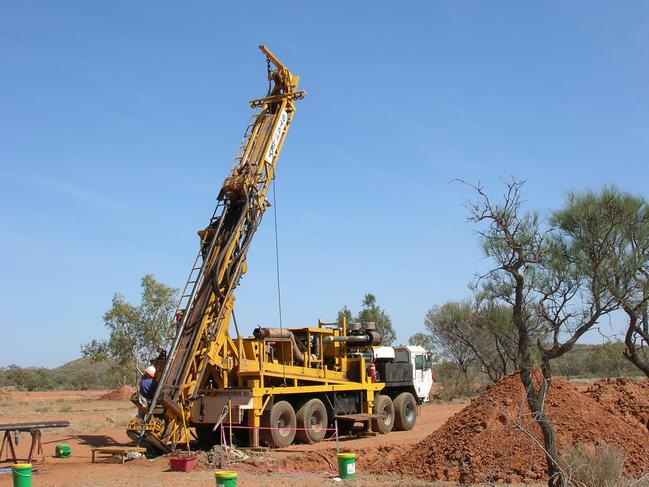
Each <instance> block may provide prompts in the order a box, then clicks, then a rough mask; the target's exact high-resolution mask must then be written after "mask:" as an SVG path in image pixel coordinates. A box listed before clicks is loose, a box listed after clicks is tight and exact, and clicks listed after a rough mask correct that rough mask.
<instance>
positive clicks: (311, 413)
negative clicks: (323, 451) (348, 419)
mask: <svg viewBox="0 0 649 487" xmlns="http://www.w3.org/2000/svg"><path fill="white" fill-rule="evenodd" d="M328 422H329V419H328V416H327V409H326V408H325V405H324V404H323V403H322V401H321V400H320V399H317V398H314V399H309V400H307V401H305V402H304V403H302V404H301V405H300V407H299V408H298V410H297V413H296V412H295V410H294V409H293V406H292V405H291V404H290V403H289V402H288V401H279V402H276V403H275V404H273V406H272V407H271V408H270V409H269V410H267V411H266V412H265V413H264V414H263V416H262V417H261V426H262V428H264V429H262V433H261V439H262V441H263V442H264V443H265V444H266V445H268V446H270V447H271V448H285V447H287V446H289V445H290V444H291V443H293V440H295V439H297V440H298V441H301V442H303V443H316V442H318V441H321V440H323V439H324V437H325V434H326V433H327V424H328ZM296 428H297V431H296Z"/></svg>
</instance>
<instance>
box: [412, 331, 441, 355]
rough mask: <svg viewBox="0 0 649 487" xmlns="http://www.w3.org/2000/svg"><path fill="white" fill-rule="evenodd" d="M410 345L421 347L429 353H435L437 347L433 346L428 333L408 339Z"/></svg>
mask: <svg viewBox="0 0 649 487" xmlns="http://www.w3.org/2000/svg"><path fill="white" fill-rule="evenodd" d="M408 344H409V345H419V346H420V347H423V348H425V349H426V350H427V351H429V352H433V351H434V350H435V345H434V344H433V340H432V337H431V336H430V335H429V334H428V333H422V332H419V333H415V334H414V335H412V336H411V337H410V338H409V339H408Z"/></svg>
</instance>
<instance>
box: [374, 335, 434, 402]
mask: <svg viewBox="0 0 649 487" xmlns="http://www.w3.org/2000/svg"><path fill="white" fill-rule="evenodd" d="M373 352H374V361H375V362H376V364H377V371H378V374H379V380H380V381H381V382H385V383H386V387H387V388H399V389H403V388H404V387H406V388H407V389H409V390H410V391H411V392H412V393H413V395H414V396H415V398H416V399H417V402H418V403H419V404H421V403H422V402H428V396H429V394H430V390H431V388H432V387H433V371H432V361H431V356H430V354H429V353H428V352H427V351H426V349H424V348H423V347H420V346H418V345H409V346H406V347H373ZM406 364H407V365H406Z"/></svg>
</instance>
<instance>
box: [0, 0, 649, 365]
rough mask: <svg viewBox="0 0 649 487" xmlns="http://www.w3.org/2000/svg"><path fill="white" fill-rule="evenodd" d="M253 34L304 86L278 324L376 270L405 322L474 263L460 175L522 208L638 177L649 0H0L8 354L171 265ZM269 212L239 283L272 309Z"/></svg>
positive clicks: (260, 82)
mask: <svg viewBox="0 0 649 487" xmlns="http://www.w3.org/2000/svg"><path fill="white" fill-rule="evenodd" d="M259 43H265V44H266V45H268V46H269V47H270V49H271V50H273V51H274V52H275V53H276V54H277V55H278V56H279V57H280V59H282V60H283V61H284V62H285V63H286V64H287V65H288V66H289V67H290V68H291V69H292V70H293V72H294V73H297V74H299V75H300V76H301V77H302V79H301V86H302V88H304V89H305V90H307V91H308V93H309V95H308V97H307V98H306V99H305V100H303V101H302V102H300V103H299V107H298V112H297V114H296V117H295V120H294V123H293V125H292V127H291V131H290V133H289V135H288V139H287V141H286V144H285V148H284V151H283V153H282V155H281V157H280V161H279V165H278V173H277V175H278V179H277V190H278V194H277V198H278V205H277V207H278V212H279V228H280V231H279V240H280V254H281V255H280V260H281V279H282V297H283V313H284V325H285V326H290V325H304V324H307V323H312V322H314V321H315V320H317V318H318V317H320V318H322V319H332V318H333V317H334V316H335V314H336V311H337V310H338V309H340V307H342V306H343V305H345V304H347V305H348V306H350V307H351V308H352V309H353V310H354V311H356V310H357V309H358V307H359V305H360V300H361V298H362V296H363V294H364V293H366V292H372V293H374V294H375V295H376V296H377V299H378V302H379V304H380V305H381V306H383V307H384V308H386V310H387V311H388V313H390V315H391V316H392V319H393V323H394V325H395V327H396V329H397V333H398V339H399V340H400V341H404V342H405V341H407V339H408V337H409V336H410V335H412V334H413V333H415V332H416V331H420V330H421V328H422V326H423V317H424V314H425V312H426V310H427V309H428V308H429V307H431V306H432V305H434V304H441V303H443V302H444V301H446V300H449V299H458V298H462V297H465V296H467V295H468V290H467V283H468V282H469V281H471V279H472V278H473V276H474V274H475V273H476V272H478V271H480V270H484V269H485V268H486V265H487V264H486V263H485V262H484V261H483V259H482V257H481V255H480V251H479V248H478V245H477V238H476V236H475V233H474V232H475V230H476V228H475V227H472V226H471V225H470V224H468V223H466V210H465V209H464V207H463V204H464V202H465V200H466V198H467V197H469V196H471V193H470V192H468V191H467V189H466V188H464V187H462V186H460V185H457V184H449V180H451V179H452V178H455V177H460V178H465V179H468V180H470V181H481V182H483V183H484V184H485V185H486V186H487V188H488V190H490V191H491V192H497V191H499V190H500V189H501V182H500V181H501V179H503V178H505V179H507V178H509V177H511V176H516V177H518V178H522V179H526V180H527V184H526V186H525V196H526V199H527V202H528V205H529V207H530V208H535V209H538V210H540V211H542V212H544V211H547V210H548V209H551V208H555V207H557V206H559V205H561V204H562V201H563V199H564V196H565V193H566V191H568V190H570V189H584V188H588V187H593V188H598V187H600V186H601V185H603V184H607V183H614V184H617V185H619V186H620V187H622V188H623V189H626V190H629V191H631V192H634V193H639V194H644V195H647V189H646V185H647V176H649V136H648V134H649V98H648V97H647V86H649V50H648V49H647V46H649V4H647V3H646V2H640V1H637V2H634V1H629V2H622V3H619V2H594V1H583V2H576V1H571V2H563V1H561V2H559V1H556V2H543V3H536V4H531V3H528V2H514V1H511V2H505V1H503V2H478V1H475V2H463V1H458V2H412V3H409V4H406V3H403V2H400V3H397V2H380V1H379V2H336V1H333V2H326V3H325V2H322V3H319V4H316V3H315V2H313V3H311V2H304V3H300V4H290V3H286V4H278V5H276V6H275V7H271V4H269V3H267V2H259V3H255V2H238V3H237V2H229V3H225V2H224V3H217V2H182V3H179V2H166V1H157V2H145V1H142V2H127V1H112V2H81V1H78V2H73V1H68V2H45V1H42V2H13V3H7V2H5V3H3V5H2V6H1V7H0V66H2V76H0V219H1V220H0V221H1V223H2V225H1V227H0V232H1V233H0V236H1V238H0V269H1V276H2V278H1V279H0V306H1V308H2V313H1V314H0V332H1V333H2V337H3V352H2V355H1V356H0V365H7V364H10V363H17V364H19V365H23V366H26V365H44V366H55V365H59V364H61V363H64V362H66V361H69V360H72V359H74V358H76V357H78V355H79V346H80V344H81V343H83V342H87V341H88V340H90V339H92V338H94V337H102V336H105V330H104V327H103V322H102V314H103V313H104V311H106V310H107V309H108V308H109V306H110V300H111V297H112V294H113V293H114V292H116V291H119V292H122V293H124V294H125V295H126V296H127V298H129V299H131V300H133V301H137V299H138V297H139V290H140V289H139V284H140V278H141V277H142V276H143V275H144V274H146V273H153V274H155V276H156V277H157V278H158V279H159V280H161V281H163V282H165V283H167V284H169V285H174V286H181V285H182V284H183V283H184V280H185V278H186V274H187V272H188V270H189V267H190V265H191V262H192V259H193V257H194V255H195V252H196V248H197V237H196V234H195V231H196V230H198V229H199V228H201V227H203V226H204V225H205V224H206V221H207V219H208V218H209V216H210V213H211V211H212V208H213V204H214V200H215V197H216V194H217V193H218V190H219V188H220V186H221V183H222V180H223V178H224V177H225V175H226V174H227V172H228V170H229V169H230V166H231V163H232V158H233V156H234V153H235V150H236V148H237V146H238V143H239V140H240V138H241V136H242V133H243V130H244V127H245V125H246V122H247V120H248V117H249V112H250V110H249V108H248V106H247V101H248V100H249V99H252V98H257V97H259V96H262V95H263V94H264V93H265V90H266V81H265V63H264V59H263V56H262V55H261V53H260V52H259V51H258V49H257V45H258V44H259ZM273 239H274V234H273V222H272V213H268V214H267V215H266V218H265V220H264V222H263V223H262V226H261V228H260V230H259V232H258V234H257V236H256V238H255V241H254V243H253V245H252V249H251V251H250V254H249V259H248V260H249V272H248V274H247V275H246V276H245V277H244V279H243V280H242V282H241V285H240V287H239V289H238V290H237V302H236V309H237V318H238V321H239V322H240V323H241V325H242V328H243V329H244V331H246V332H249V331H251V330H252V328H253V327H254V326H256V325H258V324H263V325H269V326H272V325H275V324H277V300H276V288H275V261H274V247H273V245H274V240H273Z"/></svg>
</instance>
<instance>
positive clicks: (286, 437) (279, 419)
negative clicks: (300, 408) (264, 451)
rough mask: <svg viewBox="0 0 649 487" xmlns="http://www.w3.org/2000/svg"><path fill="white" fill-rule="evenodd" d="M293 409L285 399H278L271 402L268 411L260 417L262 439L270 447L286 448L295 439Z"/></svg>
mask: <svg viewBox="0 0 649 487" xmlns="http://www.w3.org/2000/svg"><path fill="white" fill-rule="evenodd" d="M296 423H297V421H296V418H295V411H294V410H293V406H291V404H290V403H289V402H287V401H279V402H276V403H275V404H273V407H271V408H270V411H266V412H265V413H264V414H263V416H262V417H261V426H262V427H264V428H271V429H263V430H261V437H262V441H263V442H264V443H265V444H266V445H268V446H269V447H271V448H286V447H287V446H289V445H290V444H291V443H293V440H294V439H295V427H296Z"/></svg>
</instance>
